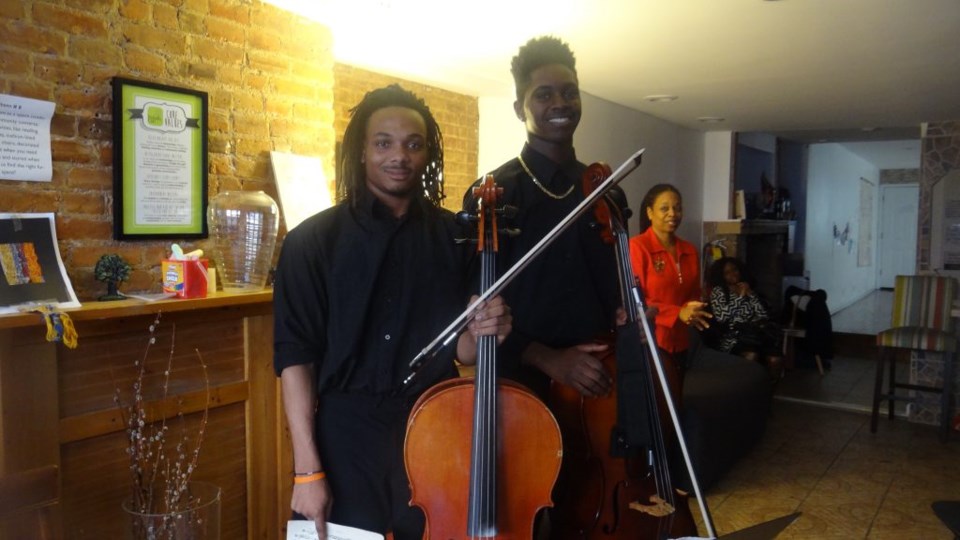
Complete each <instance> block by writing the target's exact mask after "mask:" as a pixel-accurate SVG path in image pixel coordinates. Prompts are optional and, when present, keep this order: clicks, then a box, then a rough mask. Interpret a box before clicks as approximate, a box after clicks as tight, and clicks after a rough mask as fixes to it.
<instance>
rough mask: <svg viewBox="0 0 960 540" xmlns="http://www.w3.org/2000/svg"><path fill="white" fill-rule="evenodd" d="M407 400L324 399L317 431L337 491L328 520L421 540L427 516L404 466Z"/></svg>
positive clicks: (402, 539) (400, 538)
mask: <svg viewBox="0 0 960 540" xmlns="http://www.w3.org/2000/svg"><path fill="white" fill-rule="evenodd" d="M411 406H412V403H410V400H408V399H399V398H386V397H379V396H366V395H360V394H342V393H333V394H326V395H323V396H321V397H320V403H319V412H318V414H317V422H316V433H317V446H318V447H319V450H320V459H321V461H322V462H323V468H324V470H325V471H326V473H327V480H328V481H329V482H330V488H331V490H332V491H333V508H332V509H331V513H330V517H329V521H331V522H333V523H336V524H338V525H348V526H350V527H358V528H361V529H366V530H368V531H374V532H378V533H381V534H386V532H387V531H393V536H394V538H395V539H396V540H420V539H421V538H423V530H424V516H423V512H422V511H421V510H420V509H419V508H417V507H411V506H410V505H409V502H410V483H409V481H408V479H407V472H406V469H405V468H404V464H403V440H404V436H405V435H406V425H407V417H408V416H409V414H410V408H411Z"/></svg>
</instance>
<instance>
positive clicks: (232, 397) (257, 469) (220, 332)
mask: <svg viewBox="0 0 960 540" xmlns="http://www.w3.org/2000/svg"><path fill="white" fill-rule="evenodd" d="M64 311H65V312H66V313H68V314H69V315H70V318H71V319H72V320H73V322H74V325H75V327H76V329H77V333H78V335H79V340H78V347H77V348H75V349H69V348H67V347H65V346H64V345H62V344H59V343H51V342H48V341H47V340H46V326H45V325H44V323H43V321H42V318H41V316H40V315H39V314H36V313H29V314H12V315H3V316H0V476H2V475H4V474H8V473H12V472H17V471H24V470H28V469H33V468H37V467H42V466H46V465H56V466H58V467H59V477H60V503H59V508H58V509H57V512H56V514H57V515H59V521H60V523H59V524H58V526H59V527H60V528H61V530H62V532H63V538H66V539H86V538H97V539H101V538H120V537H123V525H124V516H123V513H122V510H121V506H120V505H121V501H122V500H123V499H124V498H126V497H127V496H128V495H129V490H130V487H131V479H130V473H129V460H128V457H127V454H126V453H125V450H126V446H127V435H126V425H125V422H124V414H123V413H122V411H121V410H120V408H119V407H117V405H116V404H115V401H114V396H115V395H116V394H117V392H118V391H119V392H120V397H121V400H122V401H123V402H125V403H127V402H129V399H130V395H131V393H132V390H131V389H132V383H133V380H134V378H135V376H136V369H137V368H136V365H135V362H137V361H138V360H140V359H143V358H146V362H145V365H146V369H147V377H146V378H145V383H144V392H143V394H144V397H145V399H146V400H147V402H148V407H147V408H148V411H150V414H151V416H152V417H154V418H158V419H159V418H162V417H166V418H167V419H168V426H170V429H171V435H170V436H169V438H168V441H174V442H176V441H179V440H180V437H181V433H186V434H187V436H188V437H195V434H196V433H197V431H198V427H199V424H200V419H201V418H202V413H203V410H204V407H208V409H209V417H208V422H207V425H206V431H205V433H204V436H203V437H204V439H203V443H202V446H201V451H200V463H199V465H198V468H197V471H196V473H195V474H194V479H196V480H207V481H211V482H213V483H216V484H217V485H219V486H220V487H221V488H222V490H223V500H222V507H221V508H222V516H221V531H222V537H223V538H230V539H239V538H258V539H259V538H263V539H272V538H280V537H281V531H282V530H283V525H284V524H285V523H286V520H287V518H288V517H289V493H290V489H291V488H290V485H289V478H290V474H289V471H290V470H291V464H290V455H291V454H290V448H289V442H288V438H287V435H286V433H285V424H284V421H283V409H282V405H281V402H280V397H279V381H278V379H277V378H276V377H275V376H274V373H273V363H272V362H273V352H272V351H273V315H272V291H270V290H265V291H261V292H256V293H248V294H223V293H220V294H218V295H214V296H210V297H207V298H202V299H195V300H176V299H172V300H163V301H158V302H150V303H147V302H143V301H139V300H122V301H118V302H105V303H98V302H92V303H89V304H84V305H83V306H82V307H80V308H76V309H67V310H64ZM157 313H160V314H161V316H160V324H159V326H158V329H157V331H156V333H155V335H156V338H157V339H156V343H155V344H154V345H152V346H151V347H150V349H149V352H150V354H149V355H148V356H145V352H146V351H147V342H148V339H149V336H150V331H149V327H150V326H151V324H152V323H153V322H154V320H155V319H156V317H157ZM200 358H202V361H203V364H205V365H206V379H207V380H208V381H209V386H210V398H209V402H208V401H207V392H206V390H205V387H204V369H203V368H202V367H201V364H200ZM168 359H169V361H170V363H171V367H170V379H169V383H168V385H167V388H168V395H167V396H166V397H164V396H163V395H162V392H161V390H162V387H163V384H162V382H163V372H164V371H165V369H166V365H167V362H168ZM191 440H192V439H191ZM15 521H16V520H8V521H6V522H2V523H0V538H19V537H22V536H19V534H21V533H19V532H18V531H21V530H22V529H20V528H18V527H20V525H18V524H17V523H16V522H15Z"/></svg>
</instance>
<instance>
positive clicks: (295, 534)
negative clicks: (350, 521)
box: [287, 520, 383, 540]
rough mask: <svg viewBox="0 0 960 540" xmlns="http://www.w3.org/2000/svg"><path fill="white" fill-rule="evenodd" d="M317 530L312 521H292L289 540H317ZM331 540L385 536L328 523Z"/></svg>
mask: <svg viewBox="0 0 960 540" xmlns="http://www.w3.org/2000/svg"><path fill="white" fill-rule="evenodd" d="M316 538H317V528H316V526H315V525H314V524H313V522H312V521H306V520H291V521H288V522H287V540H316ZM327 538H328V539H329V540H383V535H382V534H378V533H375V532H370V531H365V530H363V529H357V528H356V527H347V526H346V525H337V524H336V523H330V522H329V521H328V522H327Z"/></svg>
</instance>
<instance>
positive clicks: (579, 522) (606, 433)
mask: <svg viewBox="0 0 960 540" xmlns="http://www.w3.org/2000/svg"><path fill="white" fill-rule="evenodd" d="M609 174H610V173H609V168H606V166H605V165H603V164H594V165H592V166H591V167H589V168H588V169H587V172H586V173H585V176H584V184H585V186H584V189H585V190H586V191H587V192H589V191H590V189H591V186H593V185H595V184H596V183H597V182H598V180H599V179H602V178H601V177H602V176H604V175H609ZM611 206H615V205H608V204H607V203H606V201H603V200H601V201H600V202H598V203H597V206H596V208H595V217H596V219H597V222H598V224H599V225H600V226H601V231H600V234H601V236H602V237H603V239H604V240H605V241H606V242H608V243H613V244H614V247H615V250H616V252H617V262H618V270H619V275H618V276H617V278H618V279H619V281H620V289H621V293H622V299H623V302H624V308H625V309H626V311H627V319H628V324H633V325H636V324H637V323H638V321H639V319H638V318H639V317H641V316H642V315H641V314H639V313H637V310H636V309H635V308H636V304H635V303H634V301H633V299H632V298H631V297H630V294H629V291H630V288H631V286H633V285H634V280H633V273H632V270H631V269H630V264H629V256H628V253H629V251H628V248H627V235H626V227H625V225H624V223H625V220H624V219H623V216H620V215H619V209H618V208H611ZM635 327H636V326H635ZM598 341H600V342H602V343H606V344H607V345H609V348H608V349H607V350H606V351H603V352H600V353H597V354H595V355H594V356H595V357H596V358H597V359H598V360H600V361H601V363H602V364H603V366H604V369H605V370H606V372H607V373H608V374H610V375H611V377H612V378H613V385H612V386H613V388H614V391H612V392H610V393H609V394H608V395H606V396H601V397H597V398H587V397H584V396H582V395H581V394H580V393H579V392H577V391H576V390H574V389H572V388H570V387H567V386H564V385H561V384H556V383H554V384H553V385H551V389H550V405H551V408H552V410H553V411H554V413H555V414H556V416H557V420H558V422H559V423H560V425H561V429H562V431H563V434H564V454H565V455H564V464H563V471H562V474H561V480H560V485H559V486H558V490H557V492H558V500H557V510H556V512H554V516H555V519H554V520H553V524H552V525H553V529H552V534H551V538H554V539H563V540H566V539H600V538H625V539H631V540H634V539H665V538H677V537H681V536H696V535H697V527H696V523H695V522H694V520H693V515H692V513H691V511H690V507H689V503H688V496H687V494H685V493H683V492H681V491H679V490H676V489H674V488H673V486H672V482H671V479H670V471H669V466H668V462H667V448H668V447H669V442H670V441H671V440H672V439H673V437H674V436H675V434H674V433H673V430H672V429H665V427H669V426H670V423H669V421H668V420H669V418H668V417H667V415H666V408H665V407H664V405H665V401H664V399H665V398H664V394H663V392H662V391H661V390H659V388H657V387H656V385H654V384H653V381H654V380H656V377H655V375H654V373H653V369H652V364H651V362H653V361H654V359H653V358H652V356H653V355H651V354H648V353H647V350H646V349H645V348H646V347H647V345H646V344H643V346H641V347H638V349H639V350H637V351H631V354H638V355H641V357H640V362H641V365H642V366H644V369H646V370H647V374H646V377H644V380H645V381H646V383H645V384H644V387H643V388H642V389H641V390H642V395H643V399H644V400H645V401H646V403H645V404H627V406H632V405H635V406H641V405H645V407H646V410H647V411H648V414H649V416H648V418H647V420H648V421H649V425H650V434H651V443H650V445H649V447H648V448H636V447H631V446H630V445H629V444H627V441H626V440H625V437H624V431H623V426H622V425H621V424H619V419H618V413H619V411H618V407H619V406H620V404H619V403H618V400H619V399H620V396H619V395H618V390H617V389H618V388H619V384H618V383H619V382H620V381H619V377H620V376H621V373H620V372H621V370H620V367H621V366H619V365H618V363H617V351H616V347H615V346H616V338H615V336H614V335H613V333H611V334H610V335H609V336H601V337H600V338H599V339H598ZM638 344H639V343H638ZM634 380H635V379H634ZM675 382H676V383H679V381H675ZM670 386H671V387H672V388H679V386H680V385H679V384H670Z"/></svg>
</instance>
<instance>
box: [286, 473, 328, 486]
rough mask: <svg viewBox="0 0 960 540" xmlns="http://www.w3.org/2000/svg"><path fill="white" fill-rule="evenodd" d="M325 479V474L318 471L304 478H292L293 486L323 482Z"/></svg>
mask: <svg viewBox="0 0 960 540" xmlns="http://www.w3.org/2000/svg"><path fill="white" fill-rule="evenodd" d="M326 477H327V473H325V472H323V471H320V472H315V473H313V474H308V475H306V476H294V477H293V483H294V484H309V483H310V482H316V481H317V480H323V479H324V478H326Z"/></svg>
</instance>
